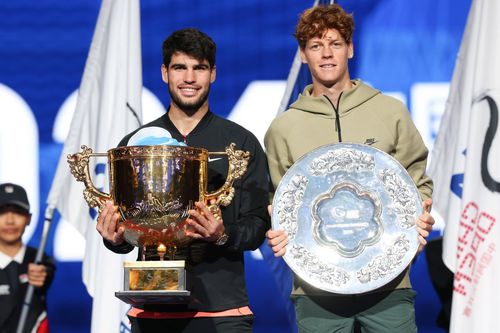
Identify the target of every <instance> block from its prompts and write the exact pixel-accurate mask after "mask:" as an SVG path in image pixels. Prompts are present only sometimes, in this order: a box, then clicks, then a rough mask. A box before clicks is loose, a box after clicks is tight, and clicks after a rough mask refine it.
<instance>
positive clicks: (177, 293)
mask: <svg viewBox="0 0 500 333" xmlns="http://www.w3.org/2000/svg"><path fill="white" fill-rule="evenodd" d="M190 295H191V292H189V291H187V290H162V291H156V290H145V291H142V290H141V291H136V290H133V291H117V292H115V296H116V297H118V298H119V299H120V300H122V301H123V302H125V303H127V304H130V305H132V306H133V307H136V308H139V309H142V308H144V305H149V304H186V303H188V302H189V300H190Z"/></svg>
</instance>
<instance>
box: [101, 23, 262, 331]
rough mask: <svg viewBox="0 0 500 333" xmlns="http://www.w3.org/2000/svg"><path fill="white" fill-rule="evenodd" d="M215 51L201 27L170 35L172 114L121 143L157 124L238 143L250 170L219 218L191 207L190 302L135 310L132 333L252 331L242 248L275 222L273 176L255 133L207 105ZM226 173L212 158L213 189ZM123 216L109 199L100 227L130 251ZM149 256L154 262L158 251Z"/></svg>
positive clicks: (182, 251)
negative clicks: (247, 154) (272, 217)
mask: <svg viewBox="0 0 500 333" xmlns="http://www.w3.org/2000/svg"><path fill="white" fill-rule="evenodd" d="M215 51H216V46H215V43H214V42H213V40H212V39H211V38H210V37H209V36H207V35H206V34H205V33H203V32H201V31H199V30H197V29H182V30H178V31H175V32H174V33H172V34H171V35H170V36H169V37H168V38H167V39H166V40H165V41H164V43H163V65H162V66H161V73H162V78H163V81H164V82H165V83H166V84H167V85H168V91H169V94H170V106H169V109H168V112H167V113H166V114H165V115H163V116H162V117H160V118H158V119H156V120H154V121H153V122H151V123H149V124H146V125H144V126H142V127H141V128H139V129H138V130H136V131H134V132H132V133H130V134H129V135H127V136H126V137H125V138H123V140H122V141H121V142H120V143H119V145H120V146H125V145H131V142H132V141H133V138H134V137H137V135H138V134H139V133H141V132H146V133H147V131H148V130H151V129H152V128H156V130H157V131H158V130H159V131H165V135H166V136H167V137H168V136H170V137H172V138H173V139H176V140H177V141H179V142H184V143H185V144H187V145H188V146H192V147H199V148H205V149H207V150H208V151H211V152H216V151H224V150H225V148H226V147H227V146H229V144H230V143H235V144H236V148H237V149H239V150H244V151H249V152H250V155H251V158H250V161H249V164H248V169H247V172H246V173H245V175H244V176H243V177H242V179H239V180H237V181H236V182H235V183H234V188H235V193H234V197H233V199H232V202H231V204H230V205H229V206H227V207H222V208H221V217H222V218H221V219H217V218H215V217H214V215H212V213H211V212H210V211H209V210H208V209H207V207H206V206H205V205H204V204H203V203H201V202H197V203H196V209H194V210H190V212H189V213H190V217H189V218H188V220H187V221H188V224H189V225H190V226H191V228H192V231H191V232H187V235H188V236H189V237H191V238H192V239H193V241H192V243H191V244H190V245H188V246H186V247H183V248H179V249H178V250H177V253H176V256H178V257H179V258H181V259H185V260H186V264H187V275H188V279H189V278H190V279H191V281H189V280H188V289H189V290H190V291H191V296H192V300H191V301H190V302H189V303H188V304H186V305H175V306H172V305H160V306H157V307H154V308H147V309H144V310H140V309H136V308H132V310H131V311H129V313H128V315H129V318H130V320H131V323H132V332H133V333H139V332H142V333H143V332H160V331H162V332H166V331H167V332H206V333H210V332H218V333H220V332H222V333H232V332H234V333H245V332H248V333H250V332H252V326H253V314H252V312H251V310H250V308H249V307H248V304H249V303H248V297H247V293H246V287H245V274H244V262H243V252H244V251H246V250H254V249H256V248H258V247H259V246H260V245H261V243H262V242H263V241H264V239H265V232H266V231H267V230H268V229H269V227H270V221H269V215H268V213H267V204H268V191H269V176H268V171H267V161H266V157H265V154H264V152H263V150H262V147H261V146H260V144H259V142H258V140H257V139H256V138H255V136H254V135H253V134H252V133H250V132H249V131H247V130H246V129H244V128H243V127H241V126H239V125H237V124H235V123H233V122H231V121H229V120H226V119H223V118H221V117H219V116H217V115H215V114H214V113H212V112H211V111H210V109H209V106H208V95H209V90H210V86H211V84H212V83H213V82H214V81H215V77H216V67H215ZM227 171H228V162H227V159H226V158H219V157H217V158H213V159H209V163H208V190H209V191H213V190H215V189H217V188H220V186H221V185H222V184H223V183H224V181H225V179H226V174H227ZM119 219H120V217H119V214H118V213H117V209H116V206H114V203H113V202H107V203H106V205H105V207H104V209H103V210H102V212H101V213H100V215H99V219H98V223H97V230H98V231H99V233H100V234H101V235H102V236H103V238H104V242H105V244H106V246H107V247H108V248H109V249H110V250H112V251H114V252H117V253H127V252H129V251H131V250H132V246H131V245H129V244H127V243H126V242H124V240H123V231H124V230H123V229H122V228H121V227H120V223H119ZM140 252H141V251H140ZM146 252H147V251H146ZM139 256H141V253H139ZM146 258H147V259H148V253H146ZM149 259H153V260H155V259H157V256H156V258H155V257H154V256H150V257H149ZM110 292H111V291H110Z"/></svg>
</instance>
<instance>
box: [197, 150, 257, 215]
mask: <svg viewBox="0 0 500 333" xmlns="http://www.w3.org/2000/svg"><path fill="white" fill-rule="evenodd" d="M235 146H236V145H235V144H234V143H231V144H230V145H229V146H228V147H226V151H225V152H217V153H208V154H209V155H227V159H228V163H229V168H228V172H227V177H226V182H225V183H224V185H222V187H221V188H219V189H218V190H216V191H215V192H212V193H207V194H204V195H203V197H204V200H205V204H206V205H207V207H208V209H209V210H210V212H212V213H213V214H214V215H215V216H216V217H220V211H219V206H221V205H222V206H224V207H225V206H228V205H229V204H230V203H231V201H232V200H233V196H234V188H233V182H234V181H235V180H236V179H239V178H241V177H242V176H243V175H244V174H245V172H246V171H247V166H248V161H249V160H250V152H248V151H244V150H236V149H235ZM212 199H215V200H216V201H215V203H214V204H210V201H211V200H212Z"/></svg>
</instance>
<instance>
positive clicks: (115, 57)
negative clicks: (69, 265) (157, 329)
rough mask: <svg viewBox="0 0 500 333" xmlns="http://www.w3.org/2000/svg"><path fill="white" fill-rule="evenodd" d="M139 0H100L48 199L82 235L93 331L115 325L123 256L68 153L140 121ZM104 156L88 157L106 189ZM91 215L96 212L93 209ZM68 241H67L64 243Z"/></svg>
mask: <svg viewBox="0 0 500 333" xmlns="http://www.w3.org/2000/svg"><path fill="white" fill-rule="evenodd" d="M139 11H140V9H139V0H103V1H102V5H101V9H100V12H99V17H98V20H97V24H96V28H95V32H94V36H93V39H92V44H91V46H90V51H89V55H88V58H87V62H86V65H85V71H84V73H83V78H82V82H81V84H80V89H79V95H78V101H77V106H76V110H75V113H74V116H73V120H72V122H71V128H70V131H69V134H68V137H67V139H66V141H65V144H64V149H63V153H62V155H61V159H60V161H59V165H58V167H57V172H56V176H55V178H54V181H53V183H52V188H51V190H50V193H49V197H48V199H47V203H48V204H49V206H52V207H56V208H57V209H58V210H59V212H60V213H61V215H62V216H63V217H64V218H65V219H66V220H67V221H69V222H70V223H71V224H72V225H73V226H75V227H76V228H77V229H78V230H79V231H80V232H81V233H82V235H84V237H85V238H86V251H85V258H84V262H83V282H84V283H85V285H86V287H87V290H88V292H89V294H90V295H91V296H92V297H93V307H92V332H94V333H102V332H110V333H112V332H120V331H121V332H126V331H127V329H126V328H124V327H121V328H120V324H121V319H122V318H123V315H124V311H125V310H126V306H125V305H124V303H122V302H121V301H120V300H118V299H117V298H116V297H115V296H114V292H115V291H118V290H121V289H123V267H122V261H123V260H124V259H128V260H133V259H135V258H134V257H135V254H134V253H132V254H129V255H128V256H126V257H127V258H125V256H121V255H117V254H114V253H112V252H111V251H109V250H107V249H106V248H105V247H104V245H103V241H102V237H101V236H100V235H99V234H98V232H97V231H96V229H95V221H94V219H93V216H91V214H89V208H88V205H87V203H86V202H85V200H84V198H83V193H82V192H83V189H84V186H83V184H82V183H77V182H76V180H75V179H74V178H73V176H72V175H71V174H70V172H69V166H68V163H67V161H66V156H67V155H68V154H73V153H76V152H78V151H80V146H81V145H82V144H85V145H87V146H89V147H90V148H92V149H93V150H94V152H106V151H107V150H108V149H110V148H114V147H116V145H117V144H118V142H119V141H120V140H121V139H122V138H123V137H124V136H125V135H126V134H127V133H129V132H130V131H132V130H134V129H136V128H137V127H138V126H139V125H140V122H141V117H142V112H141V91H142V70H141V68H142V63H141V40H140V12H139ZM106 168H107V161H106V159H104V160H102V159H101V160H95V159H91V174H92V178H93V179H94V182H95V185H96V186H98V187H101V186H102V187H103V188H104V191H105V192H106V191H107V190H108V188H107V187H108V186H107V185H108V181H107V172H106V170H105V169H106ZM94 216H95V214H94ZM68 246H70V245H68Z"/></svg>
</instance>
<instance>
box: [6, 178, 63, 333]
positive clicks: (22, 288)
mask: <svg viewBox="0 0 500 333" xmlns="http://www.w3.org/2000/svg"><path fill="white" fill-rule="evenodd" d="M30 220H31V214H30V204H29V201H28V196H27V195H26V191H25V190H24V188H22V187H21V186H19V185H16V184H11V183H5V184H1V185H0V333H12V332H16V330H17V325H18V322H19V317H20V315H21V311H22V307H23V303H24V298H25V296H26V291H27V289H28V285H30V284H31V285H33V286H35V292H34V293H33V298H32V300H31V305H30V310H29V312H28V316H27V318H26V322H25V324H24V330H23V333H24V332H30V333H31V332H36V333H46V332H48V319H47V303H46V293H47V290H48V288H49V287H50V284H51V283H52V279H53V277H54V271H55V265H54V262H53V261H52V259H51V258H50V257H48V256H46V255H45V256H44V257H43V262H42V263H41V264H35V263H34V261H35V257H36V253H37V250H36V249H34V248H32V247H29V246H26V245H24V244H23V241H22V236H23V233H24V230H25V228H26V226H28V225H29V223H30Z"/></svg>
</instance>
